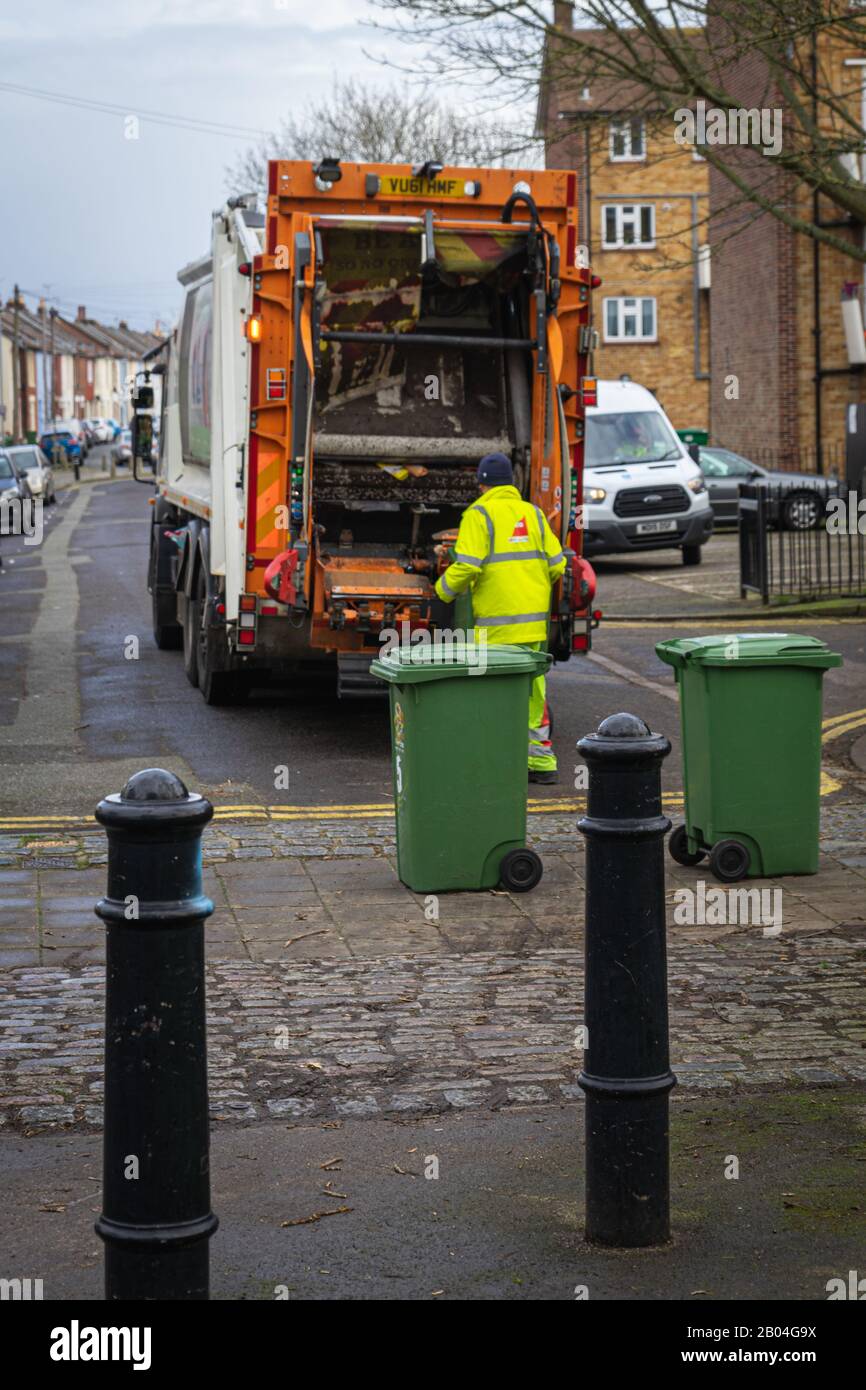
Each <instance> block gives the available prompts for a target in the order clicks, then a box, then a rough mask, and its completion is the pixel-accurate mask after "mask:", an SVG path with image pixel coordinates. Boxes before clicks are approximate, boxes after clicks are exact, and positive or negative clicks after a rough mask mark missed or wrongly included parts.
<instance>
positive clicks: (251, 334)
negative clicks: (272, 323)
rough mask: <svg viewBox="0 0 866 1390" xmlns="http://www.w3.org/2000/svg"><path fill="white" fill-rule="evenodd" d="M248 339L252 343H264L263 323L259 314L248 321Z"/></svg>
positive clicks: (253, 315) (251, 316)
mask: <svg viewBox="0 0 866 1390" xmlns="http://www.w3.org/2000/svg"><path fill="white" fill-rule="evenodd" d="M247 337H248V338H249V340H250V342H251V343H260V342H261V341H262V321H261V319H260V318H259V316H258V314H251V315H250V317H249V318H248V319H247Z"/></svg>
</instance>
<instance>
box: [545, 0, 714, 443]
mask: <svg viewBox="0 0 866 1390" xmlns="http://www.w3.org/2000/svg"><path fill="white" fill-rule="evenodd" d="M554 11H555V22H556V26H557V28H558V29H559V30H560V31H563V32H568V31H569V30H571V29H572V26H573V22H574V13H573V11H574V7H573V5H572V4H570V3H557V4H556V5H555V6H554ZM604 37H605V36H604V34H603V33H602V32H601V31H591V30H584V31H582V33H581V38H582V39H583V40H584V41H585V42H593V41H595V42H597V43H599V44H601V43H603V42H604ZM695 41H696V42H700V41H701V36H700V34H699V33H696V35H695ZM545 67H546V72H545V74H543V76H542V81H541V86H540V95H539V105H538V122H537V124H538V131H539V134H540V135H542V136H543V137H544V140H545V149H546V163H547V166H548V167H549V168H569V169H572V168H573V169H575V170H576V171H577V174H578V188H579V198H580V208H579V218H580V229H581V230H580V237H581V241H582V243H583V244H584V245H585V246H586V248H587V254H588V256H589V262H590V264H591V266H592V268H593V270H594V271H595V272H596V274H598V275H599V276H600V277H601V280H602V286H601V288H600V289H599V290H597V291H596V293H595V295H594V306H593V311H594V324H595V327H596V328H597V330H598V334H599V349H598V352H597V353H596V357H595V370H596V372H597V374H598V376H600V377H605V378H612V377H618V376H621V375H622V374H627V375H628V376H630V377H631V378H632V380H634V381H637V382H640V384H641V385H643V386H646V387H648V388H649V389H650V390H651V391H653V392H654V393H655V395H656V396H657V397H658V399H659V401H660V402H661V404H662V405H663V407H664V409H665V410H666V411H667V413H668V414H669V415H670V417H671V419H672V421H673V423H674V425H675V427H676V428H677V429H687V428H695V429H708V428H709V370H710V311H709V261H708V259H707V258H706V246H705V243H706V240H707V236H706V229H707V221H708V213H709V177H708V165H707V164H706V163H705V161H704V160H702V159H699V158H697V157H696V156H695V154H694V152H693V151H692V150H691V149H689V148H688V147H686V146H683V145H680V144H677V143H676V141H675V140H674V127H673V122H672V120H671V119H670V117H669V116H663V115H662V114H661V112H659V111H654V110H653V109H652V107H651V106H650V107H648V106H647V102H646V98H645V96H644V95H642V94H640V93H639V92H638V91H637V90H636V91H635V93H634V108H633V113H630V105H629V103H630V94H629V91H628V90H627V84H624V83H618V84H616V86H612V85H611V84H610V82H609V80H605V79H599V80H594V79H592V78H590V79H589V81H588V82H587V84H586V85H582V86H578V87H577V88H575V87H574V85H572V84H569V83H568V82H566V81H564V80H563V79H562V78H561V77H559V76H558V73H557V67H558V64H557V62H556V55H555V53H553V54H551V50H550V48H548V52H547V54H546V55H545ZM702 248H703V249H702Z"/></svg>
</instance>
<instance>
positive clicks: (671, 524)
mask: <svg viewBox="0 0 866 1390" xmlns="http://www.w3.org/2000/svg"><path fill="white" fill-rule="evenodd" d="M676 529H677V523H676V522H675V521H639V522H638V524H637V533H638V535H639V536H654V535H656V534H657V532H659V531H675V530H676Z"/></svg>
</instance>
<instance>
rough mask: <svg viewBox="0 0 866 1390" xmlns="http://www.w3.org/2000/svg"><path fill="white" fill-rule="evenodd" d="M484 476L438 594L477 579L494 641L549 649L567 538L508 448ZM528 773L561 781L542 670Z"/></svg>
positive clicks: (482, 624) (483, 623) (478, 618)
mask: <svg viewBox="0 0 866 1390" xmlns="http://www.w3.org/2000/svg"><path fill="white" fill-rule="evenodd" d="M478 483H479V486H480V489H481V496H480V497H479V499H478V501H477V502H473V503H471V505H470V506H469V507H467V508H466V511H465V512H464V513H463V516H462V518H461V521H460V530H459V531H458V533H457V540H456V541H455V544H454V562H453V564H451V565H449V566H448V569H447V570H446V571H445V573H444V574H443V575H441V576H440V578H439V579H438V580H437V583H436V593H437V595H438V596H439V598H441V599H444V601H445V602H446V603H451V602H452V601H453V600H454V599H455V598H456V597H457V595H458V594H462V593H463V592H464V590H466V589H467V588H469V587H470V586H471V589H472V611H473V615H474V625H475V627H476V628H478V629H480V632H481V633H483V634H485V635H486V638H487V641H488V642H500V643H510V644H512V645H514V646H521V647H531V648H532V649H533V651H546V650H547V626H548V621H549V617H550V592H551V587H552V585H553V584H554V582H555V581H556V580H557V579H558V578H559V576H560V575H561V574H562V573H563V571H564V570H565V566H566V556H565V554H564V552H563V549H562V545H561V544H560V542H559V541H558V540H557V538H556V536H555V535H554V534H553V531H552V530H551V528H550V523H549V521H548V520H547V517H546V516H545V515H544V513H543V511H542V510H541V508H540V507H536V506H535V505H534V504H533V503H532V502H526V501H524V499H523V498H522V497H521V495H520V493H519V492H518V491H517V488H516V487H515V486H514V474H513V472H512V468H511V463H510V462H509V460H508V459H507V458H506V457H505V455H504V454H487V455H486V456H485V457H484V458H483V459H482V460H481V462H480V464H479V465H478ZM529 780H530V782H555V781H556V780H557V777H556V756H555V754H554V752H553V747H552V745H551V742H550V724H549V719H548V714H547V702H546V682H545V678H544V676H543V675H542V676H536V678H535V680H534V681H533V682H532V689H531V692H530V696H529Z"/></svg>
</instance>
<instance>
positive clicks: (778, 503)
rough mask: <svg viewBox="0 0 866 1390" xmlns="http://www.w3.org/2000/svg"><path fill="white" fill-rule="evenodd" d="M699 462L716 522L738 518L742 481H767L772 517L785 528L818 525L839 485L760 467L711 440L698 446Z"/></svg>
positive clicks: (817, 475)
mask: <svg viewBox="0 0 866 1390" xmlns="http://www.w3.org/2000/svg"><path fill="white" fill-rule="evenodd" d="M699 463H700V467H701V472H702V473H703V475H704V478H705V479H706V483H707V492H708V493H709V498H710V505H711V506H712V509H713V514H714V516H715V518H716V521H719V522H726V521H727V522H735V521H736V520H737V516H738V512H739V502H740V484H741V483H766V484H768V485H770V519H771V521H773V522H774V523H775V524H776V525H781V526H782V527H783V528H784V529H785V530H787V531H808V530H811V528H812V527H813V526H817V525H818V523H819V522H820V521H821V519H822V517H823V516H824V515H825V513H826V510H827V499H828V498H829V497H835V496H836V495H837V494H838V492H839V489H840V484H839V481H838V479H836V478H825V477H823V476H822V475H821V474H820V473H786V472H784V471H783V470H780V469H773V468H762V467H761V465H760V464H758V463H752V461H751V460H750V459H747V458H743V456H742V454H736V453H734V451H733V449H722V448H717V447H716V446H715V445H714V444H713V445H706V444H702V445H701V446H700V455H699Z"/></svg>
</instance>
